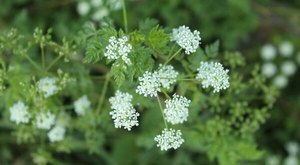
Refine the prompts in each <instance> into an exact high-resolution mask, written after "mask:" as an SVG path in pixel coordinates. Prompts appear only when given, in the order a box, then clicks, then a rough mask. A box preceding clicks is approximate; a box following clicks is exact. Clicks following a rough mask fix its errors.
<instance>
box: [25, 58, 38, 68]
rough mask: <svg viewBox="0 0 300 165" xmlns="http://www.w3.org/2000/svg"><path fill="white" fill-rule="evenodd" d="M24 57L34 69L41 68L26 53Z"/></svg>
mask: <svg viewBox="0 0 300 165" xmlns="http://www.w3.org/2000/svg"><path fill="white" fill-rule="evenodd" d="M25 58H26V59H27V60H28V61H29V62H30V63H31V64H32V65H33V66H34V67H35V68H36V69H38V70H40V69H41V68H40V66H39V65H38V64H37V63H35V62H34V61H33V60H32V59H31V58H30V57H29V56H27V55H25Z"/></svg>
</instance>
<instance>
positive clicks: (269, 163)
mask: <svg viewBox="0 0 300 165" xmlns="http://www.w3.org/2000/svg"><path fill="white" fill-rule="evenodd" d="M266 165H280V159H279V157H278V156H269V157H267V159H266Z"/></svg>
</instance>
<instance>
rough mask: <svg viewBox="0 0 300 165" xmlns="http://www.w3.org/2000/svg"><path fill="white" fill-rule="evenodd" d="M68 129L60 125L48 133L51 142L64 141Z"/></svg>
mask: <svg viewBox="0 0 300 165" xmlns="http://www.w3.org/2000/svg"><path fill="white" fill-rule="evenodd" d="M65 133H66V129H65V128H64V127H62V126H60V125H56V126H55V127H54V128H52V129H51V130H50V131H49V132H48V138H49V140H50V141H51V142H57V141H61V140H63V139H64V137H65Z"/></svg>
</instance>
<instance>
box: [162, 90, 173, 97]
mask: <svg viewBox="0 0 300 165" xmlns="http://www.w3.org/2000/svg"><path fill="white" fill-rule="evenodd" d="M162 92H163V94H164V95H165V96H166V98H168V99H170V98H171V97H170V96H169V95H168V94H167V92H166V91H165V90H162Z"/></svg>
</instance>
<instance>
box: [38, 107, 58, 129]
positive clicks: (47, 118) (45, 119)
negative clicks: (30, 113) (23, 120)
mask: <svg viewBox="0 0 300 165" xmlns="http://www.w3.org/2000/svg"><path fill="white" fill-rule="evenodd" d="M53 124H55V115H54V114H52V113H51V112H50V111H48V112H47V113H45V112H41V113H39V114H37V116H36V127H37V128H40V129H46V130H49V129H50V128H51V126H52V125H53Z"/></svg>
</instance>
